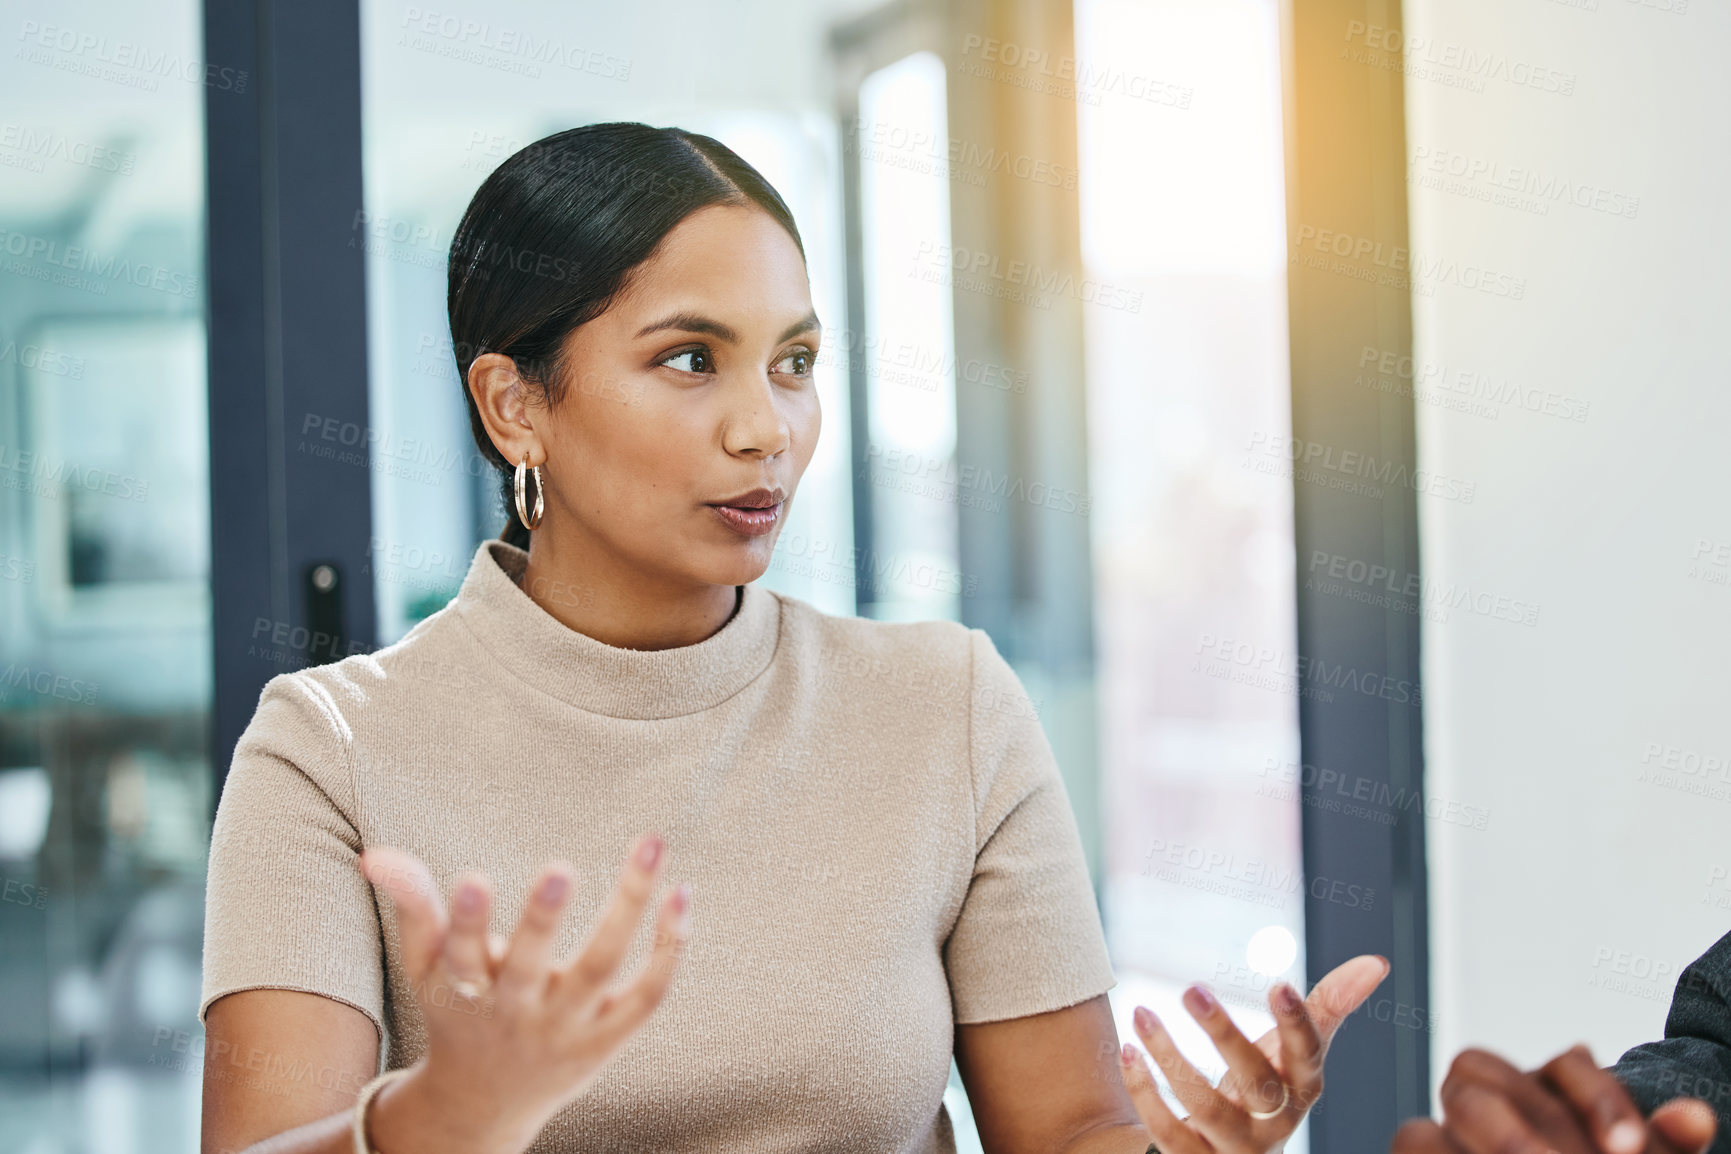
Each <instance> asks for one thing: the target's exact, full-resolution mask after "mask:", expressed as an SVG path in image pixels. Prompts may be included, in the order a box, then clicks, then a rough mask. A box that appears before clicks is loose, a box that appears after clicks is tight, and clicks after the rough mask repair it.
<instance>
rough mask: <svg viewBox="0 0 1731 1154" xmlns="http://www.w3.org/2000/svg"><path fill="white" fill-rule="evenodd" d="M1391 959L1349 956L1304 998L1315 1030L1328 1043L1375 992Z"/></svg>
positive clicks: (1324, 1043) (1363, 955)
mask: <svg viewBox="0 0 1731 1154" xmlns="http://www.w3.org/2000/svg"><path fill="white" fill-rule="evenodd" d="M1388 969H1389V966H1388V959H1387V958H1384V957H1380V956H1378V955H1376V954H1360V955H1359V956H1358V957H1356V958H1349V959H1347V960H1346V961H1344V962H1342V963H1341V964H1340V965H1338V966H1336V967H1334V969H1332V970H1330V971H1328V973H1326V974H1324V975H1323V977H1322V980H1321V981H1319V982H1317V983H1316V986H1315V987H1314V988H1313V989H1312V990H1311V991H1310V996H1309V997H1308V998H1306V999H1304V1008H1305V1011H1306V1012H1307V1013H1308V1014H1309V1015H1310V1020H1311V1021H1313V1022H1315V1023H1316V1031H1317V1033H1318V1034H1320V1035H1321V1036H1322V1044H1323V1045H1324V1046H1325V1047H1326V1046H1327V1045H1328V1042H1329V1039H1330V1038H1332V1037H1334V1032H1335V1031H1336V1030H1338V1029H1339V1028H1340V1024H1341V1023H1342V1022H1344V1021H1345V1020H1346V1019H1347V1018H1348V1017H1349V1016H1350V1015H1351V1014H1352V1012H1353V1011H1354V1010H1356V1009H1358V1008H1359V1007H1360V1006H1362V1005H1363V1004H1364V1000H1365V999H1366V998H1368V997H1370V996H1371V994H1373V993H1375V992H1376V988H1377V987H1378V986H1380V985H1381V984H1382V980H1383V979H1384V978H1386V977H1388Z"/></svg>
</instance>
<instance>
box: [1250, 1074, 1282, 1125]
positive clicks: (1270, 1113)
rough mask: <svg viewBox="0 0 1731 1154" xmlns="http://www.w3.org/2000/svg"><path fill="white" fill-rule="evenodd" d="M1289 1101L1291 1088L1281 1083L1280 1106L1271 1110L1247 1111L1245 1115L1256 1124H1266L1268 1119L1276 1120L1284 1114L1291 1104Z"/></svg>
mask: <svg viewBox="0 0 1731 1154" xmlns="http://www.w3.org/2000/svg"><path fill="white" fill-rule="evenodd" d="M1291 1101H1292V1087H1291V1086H1288V1085H1287V1084H1286V1083H1285V1082H1282V1083H1281V1084H1280V1105H1278V1106H1276V1107H1275V1108H1274V1109H1272V1110H1248V1111H1246V1113H1248V1114H1249V1115H1250V1116H1251V1117H1252V1118H1254V1119H1256V1121H1258V1122H1266V1121H1268V1120H1269V1119H1270V1118H1278V1117H1279V1116H1280V1115H1281V1114H1283V1113H1285V1111H1286V1107H1287V1105H1288V1104H1289V1103H1291Z"/></svg>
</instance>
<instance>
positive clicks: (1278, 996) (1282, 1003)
mask: <svg viewBox="0 0 1731 1154" xmlns="http://www.w3.org/2000/svg"><path fill="white" fill-rule="evenodd" d="M1302 1004H1303V1002H1302V1001H1301V1000H1300V998H1299V996H1298V991H1297V990H1295V989H1293V988H1292V987H1291V986H1289V985H1287V984H1286V983H1285V982H1281V983H1280V984H1279V985H1278V986H1275V987H1274V1009H1275V1011H1276V1012H1278V1013H1282V1014H1296V1013H1297V1012H1298V1007H1299V1006H1300V1005H1302Z"/></svg>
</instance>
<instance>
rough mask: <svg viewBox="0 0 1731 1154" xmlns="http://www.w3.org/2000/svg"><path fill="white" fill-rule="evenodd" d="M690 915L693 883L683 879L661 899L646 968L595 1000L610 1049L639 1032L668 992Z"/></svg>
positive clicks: (601, 1030)
mask: <svg viewBox="0 0 1731 1154" xmlns="http://www.w3.org/2000/svg"><path fill="white" fill-rule="evenodd" d="M690 915H691V887H690V886H688V885H685V884H684V883H681V884H680V885H677V886H675V887H673V892H672V893H670V894H668V895H667V897H666V898H665V899H664V900H663V901H662V903H661V912H660V914H659V916H658V917H657V918H656V919H655V948H654V949H653V950H651V951H650V954H649V960H648V961H646V962H645V963H644V964H643V969H642V970H640V971H639V972H638V974H637V977H636V978H635V979H633V980H632V982H631V984H630V985H628V986H626V987H625V988H624V989H623V990H620V991H619V992H617V993H610V994H603V995H602V997H601V998H600V1000H599V1001H598V1002H597V1003H596V1016H595V1028H596V1030H597V1031H598V1032H599V1034H600V1036H601V1038H602V1039H603V1044H605V1045H606V1046H607V1047H608V1048H609V1049H612V1048H613V1047H615V1046H617V1045H618V1044H619V1043H621V1042H623V1041H624V1040H625V1039H626V1038H628V1037H630V1036H631V1035H632V1034H634V1033H636V1032H637V1030H638V1029H639V1028H640V1027H641V1026H642V1025H643V1023H644V1022H645V1021H647V1020H648V1019H649V1015H650V1014H653V1013H654V1012H655V1008H656V1007H657V1006H659V1005H660V1004H661V1000H662V999H663V998H665V997H666V996H667V989H668V987H669V986H670V985H672V983H673V973H674V971H675V970H676V969H677V968H678V967H679V959H680V957H681V956H683V954H684V953H685V945H686V943H687V942H688V941H689V940H690V938H691V928H690V927H691V917H690Z"/></svg>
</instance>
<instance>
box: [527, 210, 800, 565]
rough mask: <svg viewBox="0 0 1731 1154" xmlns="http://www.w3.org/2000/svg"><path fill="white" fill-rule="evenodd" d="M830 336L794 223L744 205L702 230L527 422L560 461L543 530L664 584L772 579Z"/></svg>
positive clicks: (546, 469)
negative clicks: (787, 226)
mask: <svg viewBox="0 0 1731 1154" xmlns="http://www.w3.org/2000/svg"><path fill="white" fill-rule="evenodd" d="M818 338H819V326H818V320H817V316H816V314H815V313H814V312H813V311H812V304H811V288H810V285H809V283H808V279H807V275H806V268H805V262H804V260H803V259H802V258H801V257H800V253H799V249H798V248H797V247H796V246H795V244H794V242H793V238H792V237H790V236H789V235H788V234H787V232H786V231H785V230H783V229H782V227H781V226H780V225H779V224H777V223H776V222H775V221H774V220H773V219H772V218H771V217H770V216H769V215H768V214H767V213H765V212H763V211H762V210H760V209H757V208H741V207H735V206H719V205H718V206H711V207H708V208H704V209H700V210H699V211H697V212H695V213H693V214H692V215H690V216H689V217H687V218H686V219H685V220H684V221H682V222H681V223H680V224H679V225H678V226H677V227H676V228H674V230H673V231H672V232H670V233H669V234H668V235H667V237H666V238H665V239H664V240H663V242H662V244H661V246H660V247H659V248H658V249H657V251H656V253H655V255H654V256H653V257H651V258H650V259H649V260H648V261H646V262H645V263H644V264H643V265H641V266H639V268H638V269H637V270H636V271H635V272H634V274H633V275H632V277H631V278H630V281H629V288H628V290H627V291H626V292H625V293H624V294H623V295H622V296H621V297H619V298H618V299H617V300H616V301H615V302H614V304H613V305H612V306H611V307H610V308H608V310H607V311H606V312H605V313H603V314H602V315H601V316H599V317H596V318H595V319H594V320H592V321H590V322H588V323H587V324H584V325H582V326H580V327H579V328H578V329H576V330H575V331H574V332H573V333H572V334H571V335H570V337H569V338H567V341H566V346H565V352H566V358H565V367H564V372H563V374H562V376H561V378H560V388H561V393H560V396H559V401H558V403H557V404H556V405H554V406H553V407H552V408H551V409H550V410H549V409H546V408H532V409H530V410H528V413H527V414H526V415H527V419H528V421H529V422H530V423H531V424H532V425H533V428H534V432H535V434H536V435H537V436H538V438H539V440H540V444H541V448H542V451H543V453H544V455H545V463H544V464H543V466H542V470H541V472H542V476H543V477H545V478H546V485H547V511H546V516H545V519H544V520H543V521H542V524H541V527H540V528H539V529H537V530H536V533H537V534H543V533H547V532H548V531H549V530H551V531H553V532H555V533H557V534H558V538H559V543H558V545H557V551H558V552H559V553H564V552H565V551H566V549H567V547H568V545H569V547H570V548H573V549H580V550H592V549H597V548H599V549H603V550H605V551H606V552H607V553H608V554H610V555H611V557H610V559H611V560H612V561H613V562H614V565H612V566H609V567H620V566H622V567H624V568H626V569H628V570H631V569H634V570H637V571H639V572H641V573H642V574H643V575H644V576H645V577H646V578H649V579H651V580H656V581H661V580H670V581H671V582H673V583H674V584H683V583H687V582H689V583H708V584H717V585H738V584H743V583H746V582H749V581H753V580H755V579H756V578H758V577H759V576H761V575H762V574H763V572H764V570H765V569H767V568H768V567H769V561H770V554H771V553H772V552H773V550H774V548H775V541H776V538H777V536H778V535H779V534H780V532H781V527H782V524H783V522H785V521H786V519H787V510H788V507H789V503H790V502H791V501H792V499H793V495H794V490H795V489H796V488H797V487H798V485H799V479H800V477H801V476H802V475H803V474H804V472H805V468H806V466H807V465H808V464H810V462H811V456H812V451H813V450H814V449H815V447H816V445H817V437H818V429H819V427H820V425H821V424H822V414H821V413H820V412H819V409H818V400H817V390H816V386H815V382H814V380H813V376H812V372H813V369H814V367H815V364H816V360H817V352H818ZM540 456H541V454H534V453H532V454H531V458H530V459H531V463H533V462H534V461H535V460H536V459H537V458H538V457H540ZM511 459H513V460H515V459H516V458H511Z"/></svg>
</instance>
